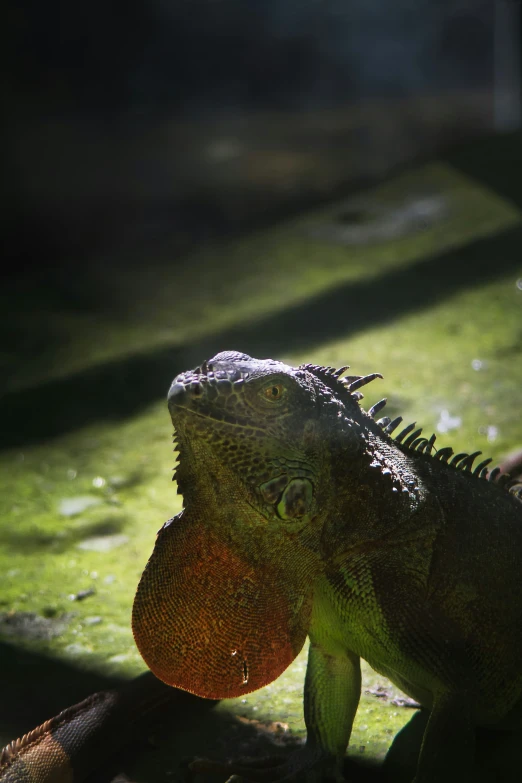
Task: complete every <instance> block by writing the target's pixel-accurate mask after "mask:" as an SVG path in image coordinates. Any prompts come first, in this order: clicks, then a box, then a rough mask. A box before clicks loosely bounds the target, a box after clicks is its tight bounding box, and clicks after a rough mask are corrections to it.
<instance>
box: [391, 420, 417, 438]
mask: <svg viewBox="0 0 522 783" xmlns="http://www.w3.org/2000/svg"><path fill="white" fill-rule="evenodd" d="M416 425H417V422H416V421H414V422H412V423H411V424H408V426H407V427H405V428H404V429H403V430H402V432H399V434H398V435H396V436H395V440H396V441H397V443H402V441H403V439H404V438H405V437H406V435H407V434H408V433H409V432H411V431H412V430H413V429H415V427H416Z"/></svg>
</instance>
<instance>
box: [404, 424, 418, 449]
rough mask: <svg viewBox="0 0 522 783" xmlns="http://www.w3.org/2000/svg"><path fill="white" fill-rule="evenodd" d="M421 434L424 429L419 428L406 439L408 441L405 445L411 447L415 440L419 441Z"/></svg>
mask: <svg viewBox="0 0 522 783" xmlns="http://www.w3.org/2000/svg"><path fill="white" fill-rule="evenodd" d="M421 432H422V427H418V428H417V429H416V430H414V432H412V433H411V435H410V436H409V437H408V438H406V440H405V441H404V445H405V446H407V447H411V445H412V443H413V442H414V441H415V440H417V438H418V437H419V435H420V434H421Z"/></svg>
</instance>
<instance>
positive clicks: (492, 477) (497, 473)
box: [488, 466, 500, 481]
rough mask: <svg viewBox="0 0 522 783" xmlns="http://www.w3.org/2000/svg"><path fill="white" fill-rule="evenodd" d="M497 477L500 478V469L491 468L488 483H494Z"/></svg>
mask: <svg viewBox="0 0 522 783" xmlns="http://www.w3.org/2000/svg"><path fill="white" fill-rule="evenodd" d="M499 476H500V468H499V467H498V466H497V467H496V468H493V470H492V471H491V472H490V474H489V476H488V479H489V481H496V480H497V479H498V477H499Z"/></svg>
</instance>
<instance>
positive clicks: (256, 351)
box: [0, 226, 522, 449]
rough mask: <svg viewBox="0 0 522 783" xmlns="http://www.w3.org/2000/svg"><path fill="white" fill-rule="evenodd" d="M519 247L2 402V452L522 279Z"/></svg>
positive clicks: (469, 253) (469, 252)
mask: <svg viewBox="0 0 522 783" xmlns="http://www.w3.org/2000/svg"><path fill="white" fill-rule="evenodd" d="M521 247H522V227H520V226H517V227H516V228H513V229H510V230H508V231H505V232H503V233H502V234H500V235H496V236H492V237H488V238H486V239H481V240H479V241H476V242H473V243H470V244H469V245H467V246H466V247H463V248H457V249H455V250H452V251H449V252H447V253H444V254H441V255H437V256H433V257H430V258H427V259H423V260H421V261H419V262H418V263H416V264H414V265H410V266H408V267H407V268H404V269H394V270H391V271H389V272H387V273H385V274H382V275H380V276H379V277H377V278H375V279H370V280H364V281H361V282H356V283H353V282H350V283H347V284H345V285H341V286H339V287H337V288H335V289H333V290H328V291H326V292H324V293H321V294H318V295H317V296H315V297H312V298H309V299H307V300H306V301H305V302H303V303H301V304H297V305H293V306H291V307H289V308H287V309H286V310H284V311H282V312H276V313H272V314H270V315H268V316H265V317H264V318H260V319H257V320H255V321H252V322H251V323H248V324H242V325H240V326H236V327H234V328H233V329H227V330H224V331H222V332H220V333H217V334H214V335H212V337H208V338H205V339H203V340H199V341H197V342H194V343H193V344H191V345H187V346H184V347H182V348H175V349H172V348H162V349H160V350H158V351H155V352H152V353H149V354H139V355H135V356H130V357H126V358H124V359H120V360H117V361H113V362H110V363H106V364H103V365H99V366H97V367H94V368H90V369H87V370H85V371H82V372H78V373H76V374H74V375H71V376H68V377H66V378H61V379H57V380H52V381H49V382H47V383H44V384H42V385H40V386H39V387H37V388H31V389H27V390H23V391H18V392H13V393H10V394H7V395H5V396H4V397H3V399H2V400H1V401H0V432H1V433H2V437H1V444H0V448H3V449H6V448H13V447H17V446H22V445H24V444H28V443H34V442H37V441H39V440H43V439H47V438H49V437H53V436H57V435H60V434H63V433H66V432H68V431H70V430H72V429H75V428H77V427H81V426H84V425H87V424H89V423H91V422H93V421H96V420H100V419H106V418H113V419H119V418H125V417H127V416H131V415H133V414H135V413H137V412H138V411H139V410H141V409H142V408H143V407H144V406H146V405H148V404H149V403H151V402H154V401H156V400H158V399H160V398H161V396H162V395H164V394H166V392H167V389H168V387H169V384H170V382H171V380H172V378H173V377H174V376H175V375H176V374H177V373H178V372H180V371H182V370H185V369H188V368H189V367H191V366H193V365H195V364H197V363H199V362H200V361H201V360H202V359H205V358H210V357H211V356H212V355H214V354H215V353H217V352H219V351H222V350H230V349H234V350H240V351H244V352H245V353H249V354H251V355H253V356H259V357H267V356H272V357H278V356H280V355H281V354H284V353H286V352H289V351H296V350H304V349H307V348H312V347H314V346H316V345H319V344H321V343H323V342H325V341H327V340H333V339H338V338H341V337H346V336H348V335H350V334H355V333H357V332H358V331H359V330H361V329H365V328H368V327H371V326H377V325H382V324H383V323H386V322H388V321H391V320H393V319H394V318H396V317H398V316H399V315H405V314H407V313H411V312H415V311H418V310H422V309H424V308H426V307H430V306H432V305H434V304H436V303H437V302H439V301H441V300H443V299H445V298H446V297H449V296H452V295H454V294H455V293H457V292H458V291H461V290H463V289H465V288H469V287H472V286H476V285H482V284H485V283H487V282H489V281H491V280H494V279H496V278H498V277H500V276H503V275H505V274H507V273H509V272H513V273H516V272H517V271H520V268H521V264H522V256H521ZM347 359H349V357H347Z"/></svg>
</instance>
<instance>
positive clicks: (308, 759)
mask: <svg viewBox="0 0 522 783" xmlns="http://www.w3.org/2000/svg"><path fill="white" fill-rule="evenodd" d="M189 769H190V770H191V772H196V773H203V774H212V775H215V774H222V775H224V776H226V780H227V783H243V782H245V781H252V782H253V783H320V782H321V781H326V780H330V781H335V782H336V783H346V782H345V778H344V776H343V773H342V762H340V761H339V760H337V759H335V758H333V757H331V756H325V755H324V753H320V752H318V751H317V750H313V749H311V748H306V747H305V748H303V749H301V750H298V751H296V752H295V753H292V754H291V755H290V756H267V757H264V758H242V759H237V760H236V761H232V762H219V761H211V760H209V759H195V760H194V761H193V762H192V763H191V764H189Z"/></svg>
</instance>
